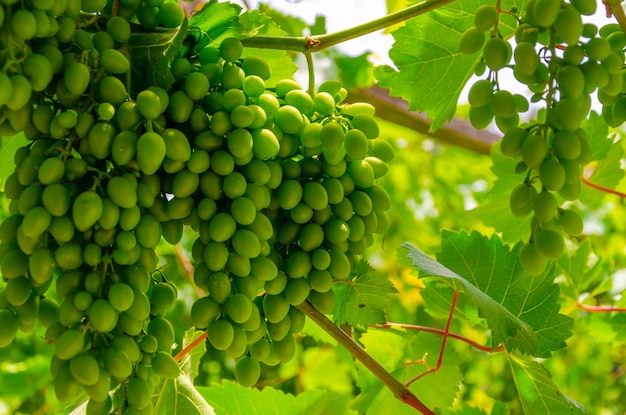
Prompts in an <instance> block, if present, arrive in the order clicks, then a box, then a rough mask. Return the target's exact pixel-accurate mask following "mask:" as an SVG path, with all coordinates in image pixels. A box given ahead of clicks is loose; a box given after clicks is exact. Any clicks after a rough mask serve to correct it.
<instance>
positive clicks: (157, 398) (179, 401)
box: [152, 375, 216, 415]
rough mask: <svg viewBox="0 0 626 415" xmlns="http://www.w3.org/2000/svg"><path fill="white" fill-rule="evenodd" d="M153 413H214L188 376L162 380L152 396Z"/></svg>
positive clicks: (205, 414) (207, 414)
mask: <svg viewBox="0 0 626 415" xmlns="http://www.w3.org/2000/svg"><path fill="white" fill-rule="evenodd" d="M152 401H153V403H154V409H153V412H152V414H153V415H174V414H177V415H196V414H198V415H215V414H216V412H215V411H214V409H213V408H212V407H211V405H209V404H208V403H207V401H206V400H205V399H204V398H203V397H202V395H201V394H200V393H199V392H198V390H197V389H196V387H195V386H194V385H193V383H192V381H191V379H190V378H189V377H188V376H182V375H181V376H179V377H177V378H176V379H168V380H165V381H163V382H162V383H161V384H160V385H159V386H158V387H157V388H156V390H155V392H154V395H153V397H152Z"/></svg>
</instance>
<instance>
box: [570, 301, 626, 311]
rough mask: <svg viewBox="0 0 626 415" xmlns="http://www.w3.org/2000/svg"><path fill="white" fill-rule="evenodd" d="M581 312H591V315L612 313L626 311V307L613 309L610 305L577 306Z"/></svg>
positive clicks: (580, 304) (579, 304)
mask: <svg viewBox="0 0 626 415" xmlns="http://www.w3.org/2000/svg"><path fill="white" fill-rule="evenodd" d="M576 305H577V306H578V308H580V309H581V310H585V311H589V312H590V313H612V312H620V313H623V312H624V311H626V307H613V306H610V305H589V304H583V303H577V304H576Z"/></svg>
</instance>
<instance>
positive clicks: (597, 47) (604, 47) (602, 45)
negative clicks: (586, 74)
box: [585, 37, 611, 61]
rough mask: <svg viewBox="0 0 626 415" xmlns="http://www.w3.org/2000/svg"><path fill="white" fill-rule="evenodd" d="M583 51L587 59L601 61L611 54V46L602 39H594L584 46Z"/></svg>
mask: <svg viewBox="0 0 626 415" xmlns="http://www.w3.org/2000/svg"><path fill="white" fill-rule="evenodd" d="M585 51H586V52H587V57H588V58H589V59H591V60H594V61H601V60H604V59H605V58H606V57H607V56H609V53H611V45H610V44H609V42H608V40H606V39H604V38H600V37H594V38H592V39H589V41H588V42H587V43H586V44H585Z"/></svg>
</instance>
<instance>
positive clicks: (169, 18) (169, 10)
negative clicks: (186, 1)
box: [157, 2, 185, 28]
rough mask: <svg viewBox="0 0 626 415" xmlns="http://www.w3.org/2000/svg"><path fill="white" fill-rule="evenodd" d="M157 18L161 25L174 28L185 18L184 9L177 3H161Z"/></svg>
mask: <svg viewBox="0 0 626 415" xmlns="http://www.w3.org/2000/svg"><path fill="white" fill-rule="evenodd" d="M157 19H158V21H159V23H160V24H161V26H163V27H167V28H175V27H178V26H180V25H181V24H182V22H183V20H184V19H185V11H184V10H183V8H182V7H180V5H179V4H178V3H171V2H168V3H163V4H162V5H161V6H160V7H159V12H158V13H157Z"/></svg>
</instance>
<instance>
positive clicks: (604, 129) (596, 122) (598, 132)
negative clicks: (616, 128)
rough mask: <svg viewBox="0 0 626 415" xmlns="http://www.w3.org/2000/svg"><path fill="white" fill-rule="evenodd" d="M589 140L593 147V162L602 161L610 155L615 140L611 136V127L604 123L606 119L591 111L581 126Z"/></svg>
mask: <svg viewBox="0 0 626 415" xmlns="http://www.w3.org/2000/svg"><path fill="white" fill-rule="evenodd" d="M581 127H582V128H583V129H584V130H585V132H586V133H587V136H588V138H589V145H590V146H591V154H592V156H591V160H602V159H603V158H605V157H606V156H607V155H608V154H609V150H610V149H611V146H612V145H613V139H612V138H607V137H608V136H609V126H608V125H606V123H605V122H604V118H602V116H601V115H598V113H597V112H595V111H591V112H590V113H589V116H588V117H587V119H585V121H583V123H582V126H581Z"/></svg>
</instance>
